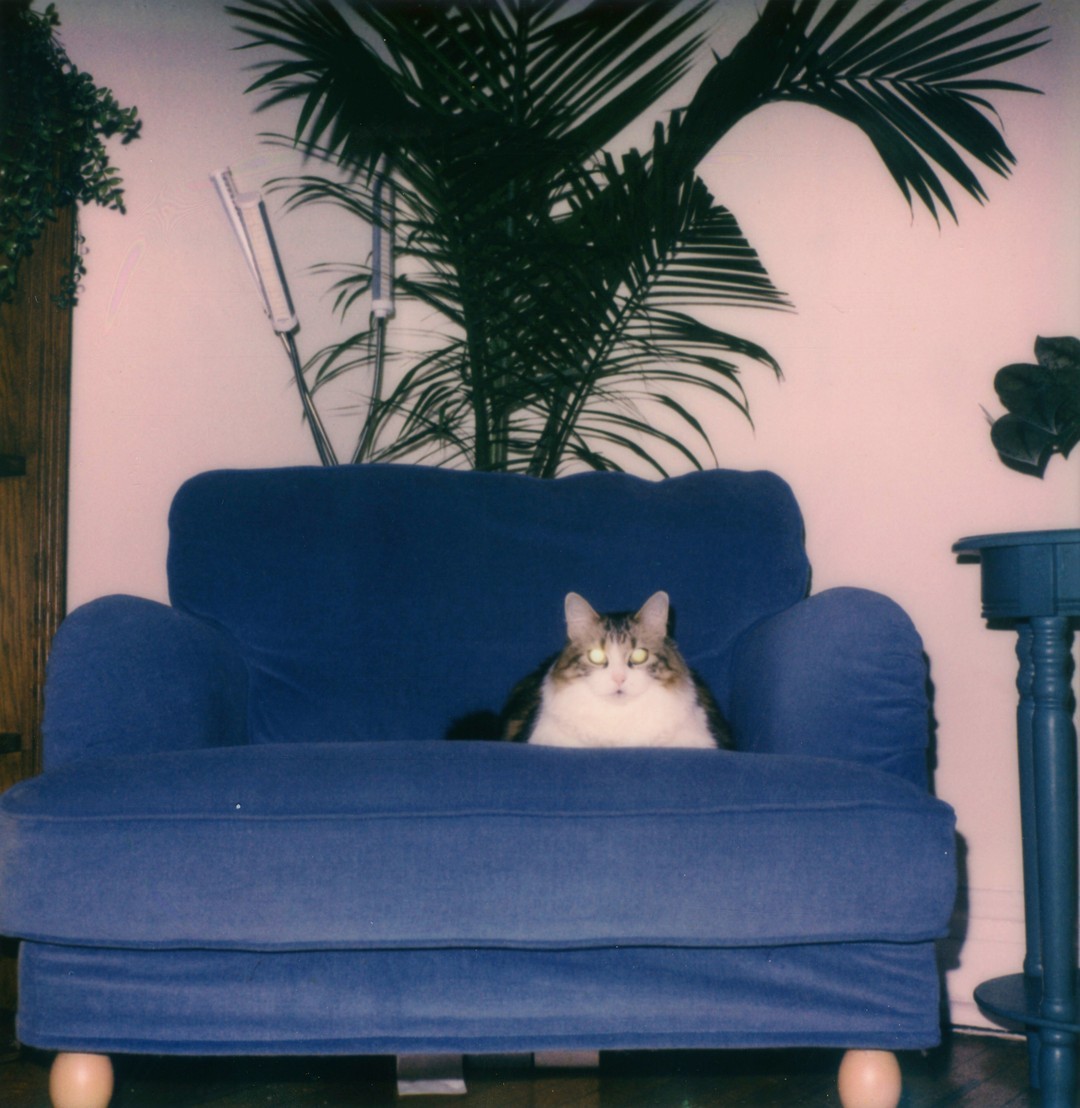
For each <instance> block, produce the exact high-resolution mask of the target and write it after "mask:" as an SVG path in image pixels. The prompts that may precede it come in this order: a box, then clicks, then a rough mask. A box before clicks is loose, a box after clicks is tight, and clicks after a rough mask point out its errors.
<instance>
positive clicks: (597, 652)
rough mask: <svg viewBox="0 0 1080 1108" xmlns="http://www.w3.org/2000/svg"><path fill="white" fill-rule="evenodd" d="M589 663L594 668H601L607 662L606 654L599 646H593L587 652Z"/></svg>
mask: <svg viewBox="0 0 1080 1108" xmlns="http://www.w3.org/2000/svg"><path fill="white" fill-rule="evenodd" d="M589 661H590V662H592V664H593V665H594V666H602V665H604V664H605V663H606V662H607V652H606V651H605V650H603V649H602V648H601V647H599V646H594V647H593V648H592V650H590V651H589Z"/></svg>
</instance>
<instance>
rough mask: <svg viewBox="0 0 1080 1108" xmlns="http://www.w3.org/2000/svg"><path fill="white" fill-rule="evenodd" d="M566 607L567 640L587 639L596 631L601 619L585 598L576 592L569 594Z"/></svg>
mask: <svg viewBox="0 0 1080 1108" xmlns="http://www.w3.org/2000/svg"><path fill="white" fill-rule="evenodd" d="M565 607H566V635H567V638H570V639H581V638H585V637H586V636H587V635H589V634H590V633H591V632H593V631H595V630H596V625H597V623H598V622H599V621H600V617H599V616H598V615H597V614H596V612H595V611H594V609H593V606H592V605H591V604H590V603H589V602H588V601H587V600H586V599H585V597H583V596H578V594H577V593H576V592H568V593H567V594H566V604H565Z"/></svg>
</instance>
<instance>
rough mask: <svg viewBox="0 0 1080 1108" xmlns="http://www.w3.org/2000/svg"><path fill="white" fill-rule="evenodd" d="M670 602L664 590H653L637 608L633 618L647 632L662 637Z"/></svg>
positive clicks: (665, 627)
mask: <svg viewBox="0 0 1080 1108" xmlns="http://www.w3.org/2000/svg"><path fill="white" fill-rule="evenodd" d="M670 607H671V602H670V600H669V599H668V594H667V593H666V592H654V593H653V594H652V596H650V597H649V599H648V600H646V601H645V603H644V604H642V605H641V607H640V608H639V609H638V613H637V615H636V616H634V619H636V620H637V622H638V623H639V624H640V625H641V627H642V629H643V630H644V631H645V632H646V633H647V634H652V635H655V636H656V637H657V638H661V639H662V638H664V636H665V635H667V629H668V613H669V611H670Z"/></svg>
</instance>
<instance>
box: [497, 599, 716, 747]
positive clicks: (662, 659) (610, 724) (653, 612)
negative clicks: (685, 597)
mask: <svg viewBox="0 0 1080 1108" xmlns="http://www.w3.org/2000/svg"><path fill="white" fill-rule="evenodd" d="M565 607H566V644H565V646H564V647H563V649H562V651H561V653H559V654H557V655H556V656H555V657H554V658H551V659H548V661H547V662H545V663H544V664H543V665H542V666H541V667H540V668H539V669H538V670H537V671H536V672H535V673H532V674H530V675H529V676H528V677H526V678H525V679H524V680H523V681H520V682H519V683H518V684H517V686H516V687H515V688H514V690H513V692H511V694H510V698H509V700H508V701H507V704H506V707H505V708H504V710H503V716H502V737H503V738H504V739H508V740H510V741H512V742H528V743H536V744H539V745H543V746H673V747H674V746H679V747H682V746H696V747H715V746H729V745H730V734H729V732H728V728H727V724H726V722H725V721H724V718H723V716H722V715H721V713H720V710H719V708H718V707H717V706H716V702H715V701H714V700H713V698H712V695H711V694H710V693H709V691H708V689H707V688H706V687H705V685H704V683H703V682H702V681H701V679H700V678H699V677H697V675H696V674H695V673H694V672H693V671H692V670H691V669H690V667H689V666H688V665H687V664H686V662H685V661H684V660H683V657H682V655H681V654H680V653H679V651H678V649H677V647H676V646H675V643H674V642H673V641H672V640H671V639H670V638H669V637H668V612H669V602H668V595H667V593H665V592H657V593H654V594H653V595H652V596H650V597H649V599H648V600H646V601H645V603H644V604H643V605H642V606H641V608H640V610H639V611H637V612H635V613H630V612H614V613H609V614H606V615H600V614H598V613H597V612H595V611H594V610H593V608H592V606H591V605H590V604H589V602H588V601H587V600H585V598H584V597H581V596H579V595H578V594H577V593H574V592H572V593H569V594H568V595H567V597H566V605H565Z"/></svg>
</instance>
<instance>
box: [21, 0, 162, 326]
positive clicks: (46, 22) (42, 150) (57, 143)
mask: <svg viewBox="0 0 1080 1108" xmlns="http://www.w3.org/2000/svg"><path fill="white" fill-rule="evenodd" d="M59 25H60V18H59V16H58V15H57V14H56V7H55V5H53V4H50V5H49V6H48V7H47V8H46V9H45V11H44V12H33V11H31V10H30V0H15V2H14V3H11V2H0V103H2V104H3V106H4V110H3V112H2V113H0V303H4V302H5V301H9V300H11V299H13V298H14V296H15V289H16V285H17V281H18V274H19V265H20V262H21V261H22V259H23V258H25V257H26V256H27V255H28V254H30V253H31V252H32V251H33V249H34V243H35V241H36V240H37V239H38V238H39V236H40V235H41V232H42V230H43V229H44V227H45V224H46V222H47V221H48V220H50V219H53V218H55V215H56V212H57V211H58V210H59V209H61V208H63V207H65V206H66V205H68V204H72V203H80V204H89V203H94V204H100V205H101V206H102V207H105V208H111V209H113V210H115V211H120V212H122V211H123V210H124V201H123V189H122V187H121V185H122V182H121V179H120V177H119V175H118V173H117V171H116V169H115V168H114V167H113V166H112V165H110V164H109V157H108V154H107V152H106V149H105V141H106V140H107V139H109V138H111V137H113V136H114V135H120V136H121V141H122V142H123V143H125V144H126V143H128V142H131V140H132V139H134V138H137V137H138V135H139V130H140V127H141V126H142V124H141V121H140V120H139V117H138V111H137V109H136V108H123V107H121V106H120V104H119V103H118V102H117V100H116V98H115V97H114V96H113V94H112V92H111V91H110V90H109V89H105V88H98V87H97V86H96V85H95V84H94V80H93V78H92V77H91V76H90V75H89V74H88V73H82V72H80V71H79V70H78V69H77V68H76V67H75V66H74V65H73V64H72V63H71V61H70V59H69V58H68V56H67V54H66V53H65V52H64V49H63V46H62V45H61V44H60V41H59V40H58V38H57V36H56V29H57V27H58V26H59ZM81 244H82V239H81V237H80V236H79V235H78V232H76V236H75V245H74V250H73V253H72V259H71V268H70V270H69V271H68V272H67V273H66V274H65V276H64V278H63V280H62V281H61V284H60V288H59V289H58V290H57V293H56V296H55V299H56V300H57V302H58V303H59V304H61V305H62V306H67V305H70V304H73V303H74V302H75V298H76V292H77V289H78V285H79V281H80V279H81V278H82V276H83V274H84V273H85V272H86V269H85V265H84V263H83V259H82V252H81V249H80V248H81Z"/></svg>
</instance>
